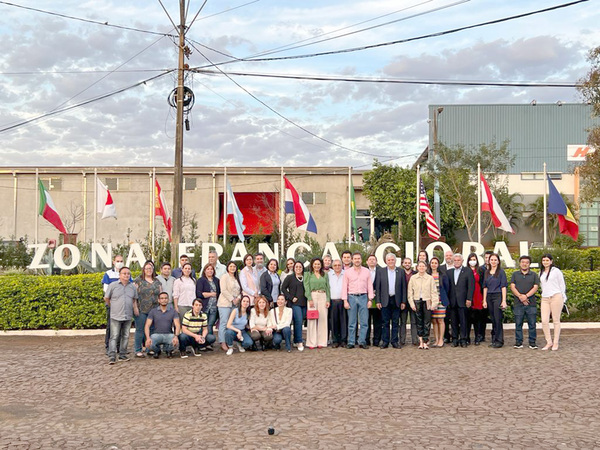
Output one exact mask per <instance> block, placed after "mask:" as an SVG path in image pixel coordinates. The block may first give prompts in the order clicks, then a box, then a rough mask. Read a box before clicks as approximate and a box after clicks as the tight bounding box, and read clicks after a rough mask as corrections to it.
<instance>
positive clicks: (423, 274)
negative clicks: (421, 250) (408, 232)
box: [407, 261, 439, 350]
mask: <svg viewBox="0 0 600 450" xmlns="http://www.w3.org/2000/svg"><path fill="white" fill-rule="evenodd" d="M407 293H408V303H409V305H410V307H411V309H412V310H413V311H414V312H415V313H416V315H417V335H418V336H419V348H420V349H424V350H428V349H429V327H430V325H431V311H432V310H435V309H436V308H437V305H438V303H439V296H438V292H437V286H436V285H435V281H434V279H433V277H432V276H431V275H429V274H428V273H427V263H426V262H425V261H419V262H418V263H417V273H416V274H414V275H413V276H412V277H410V281H409V282H408V289H407Z"/></svg>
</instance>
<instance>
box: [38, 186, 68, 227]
mask: <svg viewBox="0 0 600 450" xmlns="http://www.w3.org/2000/svg"><path fill="white" fill-rule="evenodd" d="M38 181H39V184H38V190H39V193H40V209H39V211H38V214H39V215H40V216H42V217H43V218H44V219H46V220H47V221H48V222H50V223H51V224H52V225H54V227H55V228H56V229H57V230H58V231H60V232H61V233H63V234H67V230H66V229H65V226H64V225H63V223H62V220H60V216H59V215H58V211H57V210H56V206H54V202H53V201H52V197H51V196H50V193H49V192H48V191H47V190H46V188H45V187H44V183H42V180H38Z"/></svg>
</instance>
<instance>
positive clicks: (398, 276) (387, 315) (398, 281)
mask: <svg viewBox="0 0 600 450" xmlns="http://www.w3.org/2000/svg"><path fill="white" fill-rule="evenodd" d="M385 264H386V267H378V268H377V271H378V272H377V276H376V277H375V291H376V293H377V295H376V301H377V308H379V309H380V310H381V322H382V325H383V329H382V333H381V345H380V347H381V348H388V346H389V345H390V342H391V344H392V347H394V348H400V345H399V344H398V331H399V330H398V329H399V321H400V310H401V309H404V308H406V296H405V295H404V293H405V292H406V286H405V284H406V277H405V276H404V270H402V269H398V268H397V267H396V255H394V254H393V253H388V254H387V255H385ZM390 325H391V338H390Z"/></svg>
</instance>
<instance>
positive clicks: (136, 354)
mask: <svg viewBox="0 0 600 450" xmlns="http://www.w3.org/2000/svg"><path fill="white" fill-rule="evenodd" d="M144 356H146V355H144V354H143V353H142V352H136V353H135V357H136V358H143V357H144Z"/></svg>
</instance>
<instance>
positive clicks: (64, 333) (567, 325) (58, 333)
mask: <svg viewBox="0 0 600 450" xmlns="http://www.w3.org/2000/svg"><path fill="white" fill-rule="evenodd" d="M561 325H562V326H561V328H562V329H563V330H586V329H595V330H600V322H561ZM132 328H134V327H132ZM407 328H409V329H410V325H407ZM491 328H492V327H491V325H490V324H488V326H487V329H490V330H491ZM523 328H524V329H527V324H524V326H523ZM504 329H505V330H514V329H515V324H514V323H505V324H504ZM536 329H539V330H541V329H542V324H541V323H537V324H536ZM105 333H106V330H105V329H98V330H12V331H0V337H9V336H40V337H76V336H101V335H104V334H105Z"/></svg>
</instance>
